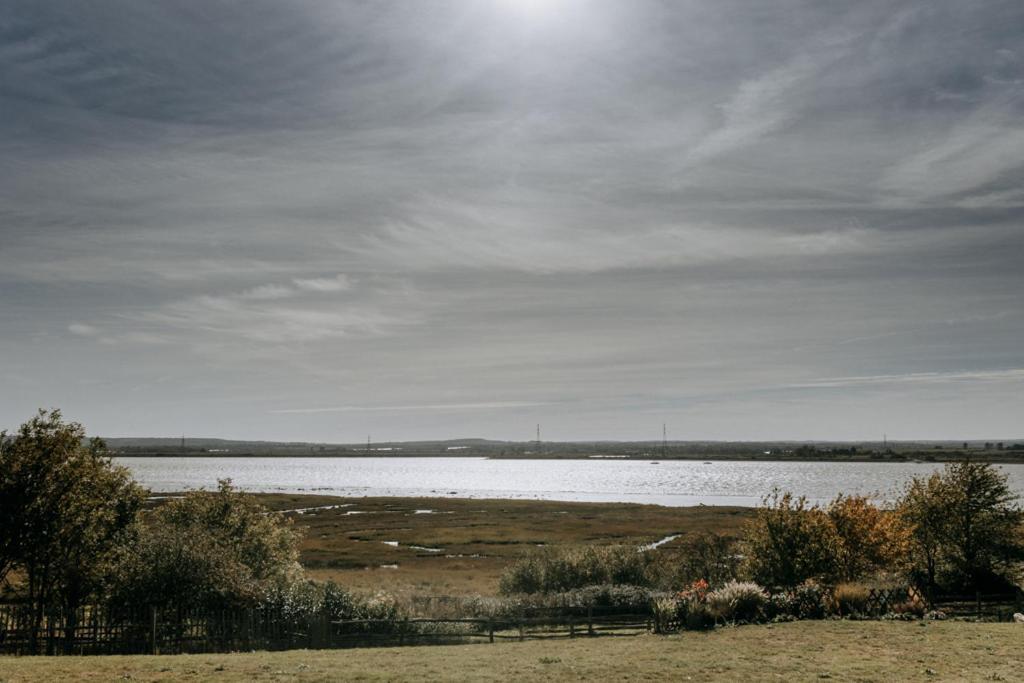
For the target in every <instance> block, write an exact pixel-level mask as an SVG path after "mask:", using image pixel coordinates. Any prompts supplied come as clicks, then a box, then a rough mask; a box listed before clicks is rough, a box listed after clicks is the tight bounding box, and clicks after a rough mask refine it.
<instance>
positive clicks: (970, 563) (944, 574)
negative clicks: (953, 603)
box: [900, 461, 1024, 589]
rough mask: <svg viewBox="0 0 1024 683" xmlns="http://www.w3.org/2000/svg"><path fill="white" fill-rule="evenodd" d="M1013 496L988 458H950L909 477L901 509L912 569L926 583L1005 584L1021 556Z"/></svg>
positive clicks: (1023, 548) (1023, 515)
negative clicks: (932, 470) (940, 467)
mask: <svg viewBox="0 0 1024 683" xmlns="http://www.w3.org/2000/svg"><path fill="white" fill-rule="evenodd" d="M1017 499H1018V496H1017V495H1016V494H1015V493H1014V492H1013V491H1011V490H1010V487H1009V485H1008V484H1007V476H1006V475H1005V474H1003V473H1002V472H1000V471H999V470H998V469H997V468H996V467H994V466H993V465H991V464H989V463H982V462H971V461H965V462H959V463H951V464H949V465H946V468H945V470H944V471H943V472H941V473H936V474H934V475H932V476H931V477H929V478H928V479H915V480H913V481H911V482H910V484H909V485H908V486H907V488H906V490H905V491H904V495H903V498H902V500H901V501H900V511H901V513H902V515H903V517H904V518H905V519H906V520H907V522H908V524H909V525H910V527H911V529H912V538H913V543H914V550H915V553H916V554H915V558H916V565H917V566H916V570H917V572H918V573H919V574H924V575H925V577H926V578H927V580H928V584H929V587H934V586H935V584H936V583H937V582H938V581H941V579H943V578H944V579H945V583H947V584H948V586H949V587H950V588H972V589H981V588H985V587H986V586H998V585H1005V583H1006V581H1007V580H1008V579H1009V578H1010V577H1009V574H1010V572H1011V570H1012V568H1013V565H1014V563H1015V562H1016V561H1018V560H1020V559H1022V558H1024V538H1022V536H1021V533H1022V527H1021V524H1022V522H1024V512H1022V510H1021V508H1020V507H1019V506H1018V505H1017ZM937 576H938V577H939V578H938V579H937V578H936V577H937Z"/></svg>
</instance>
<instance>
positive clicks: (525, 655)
mask: <svg viewBox="0 0 1024 683" xmlns="http://www.w3.org/2000/svg"><path fill="white" fill-rule="evenodd" d="M1022 676H1024V626H1022V625H1020V624H973V623H964V622H941V623H936V622H909V623H908V622H843V621H825V622H797V623H789V624H778V625H774V626H744V627H739V628H727V629H718V630H716V631H713V632H710V633H694V632H688V633H683V634H680V635H677V636H654V635H643V636H636V637H603V638H594V639H588V638H581V639H577V640H571V641H568V640H562V641H532V642H529V641H528V642H524V643H516V642H512V643H499V644H494V645H489V644H481V645H461V646H435V647H429V646H428V647H407V648H380V649H360V650H321V651H309V650H294V651H290V652H257V653H248V654H230V655H178V656H159V657H145V656H143V657H78V658H74V657H67V658H60V657H52V658H45V657H36V658H30V657H25V658H2V659H0V681H4V682H5V683H14V682H15V681H47V682H53V683H56V682H58V681H111V680H135V681H202V680H217V681H251V680H255V681H335V680H372V681H377V680H452V679H454V680H475V681H493V680H585V681H591V680H680V681H686V680H693V681H709V680H710V681H732V680H744V681H764V680H784V681H792V680H815V681H817V680H822V679H830V680H855V681H907V680H911V681H913V680H927V681H936V680H976V681H992V680H996V681H998V680H1004V681H1013V680H1021V677H1022Z"/></svg>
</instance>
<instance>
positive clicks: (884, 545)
mask: <svg viewBox="0 0 1024 683" xmlns="http://www.w3.org/2000/svg"><path fill="white" fill-rule="evenodd" d="M826 512H827V514H828V518H829V520H831V522H832V526H833V527H834V528H835V531H836V536H837V537H838V541H839V543H838V547H837V553H836V567H835V573H834V576H833V577H832V578H833V579H834V580H837V581H852V580H854V579H857V578H860V577H862V576H865V575H868V574H872V573H875V572H879V571H882V570H886V569H892V568H896V567H898V566H899V565H901V564H902V563H903V562H904V558H905V557H906V554H907V546H908V544H909V539H908V530H907V528H906V525H905V524H904V523H903V519H902V518H901V517H900V516H899V515H897V514H894V513H893V512H891V511H887V510H883V509H881V508H879V507H877V506H875V505H873V504H872V503H871V501H870V500H869V499H868V498H866V497H865V496H845V495H842V494H840V495H839V496H837V497H836V499H835V500H833V501H832V502H831V503H830V504H829V506H828V508H827V510H826Z"/></svg>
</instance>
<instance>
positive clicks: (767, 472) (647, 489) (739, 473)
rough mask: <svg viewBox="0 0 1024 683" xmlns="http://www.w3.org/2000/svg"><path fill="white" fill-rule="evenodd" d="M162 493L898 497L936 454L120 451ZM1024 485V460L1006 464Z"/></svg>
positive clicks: (743, 501) (930, 468)
mask: <svg viewBox="0 0 1024 683" xmlns="http://www.w3.org/2000/svg"><path fill="white" fill-rule="evenodd" d="M115 460H116V461H117V462H119V463H120V464H123V465H125V466H127V467H128V468H129V469H131V471H132V472H133V473H134V475H135V477H136V479H138V480H139V482H141V483H142V484H143V485H144V486H147V487H148V488H150V489H151V490H152V491H154V492H170V491H182V490H185V489H199V488H206V489H209V488H214V487H216V485H217V480H218V479H231V480H232V481H233V482H234V484H235V485H236V486H238V487H239V488H241V489H244V490H246V491H252V492H289V493H319V494H327V495H338V496H414V497H441V498H443V497H449V498H505V499H538V500H564V501H591V502H622V503H651V504H656V505H670V506H684V505H699V504H704V505H743V506H753V505H757V504H758V503H759V502H760V501H761V498H762V497H763V496H764V495H765V494H766V493H768V492H769V491H771V489H772V488H773V487H778V488H780V489H783V490H788V491H792V492H793V493H794V494H797V495H804V496H807V497H808V498H809V499H811V500H814V501H826V500H829V499H831V498H834V497H835V496H836V495H837V494H838V493H860V494H868V495H877V496H878V497H879V498H880V499H882V500H891V499H892V498H893V496H894V494H895V493H896V492H897V491H898V490H899V489H900V488H901V487H902V486H903V484H905V483H906V482H907V480H909V479H910V478H911V477H913V476H918V475H924V474H929V473H931V472H934V471H936V470H937V469H940V468H941V465H939V464H935V463H875V462H856V463H831V462H767V461H764V462H760V461H759V462H737V461H727V460H718V461H710V462H700V461H692V460H690V461H679V460H663V461H657V460H654V461H647V460H642V461H641V460H596V459H587V460H489V459H486V458H401V457H385V458H291V457H289V458H277V457H269V458H221V457H192V458H189V457H181V458H178V457H164V458H115ZM997 467H999V468H1000V469H1001V470H1002V471H1003V472H1005V473H1006V474H1007V475H1008V476H1009V481H1010V485H1011V487H1012V488H1013V489H1014V490H1015V491H1018V492H1020V493H1021V494H1024V465H1016V464H1015V465H997Z"/></svg>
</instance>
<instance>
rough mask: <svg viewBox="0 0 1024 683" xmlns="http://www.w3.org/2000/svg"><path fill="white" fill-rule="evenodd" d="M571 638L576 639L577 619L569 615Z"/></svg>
mask: <svg viewBox="0 0 1024 683" xmlns="http://www.w3.org/2000/svg"><path fill="white" fill-rule="evenodd" d="M569 637H570V638H575V637H576V619H575V617H573V615H571V614H570V615H569Z"/></svg>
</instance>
